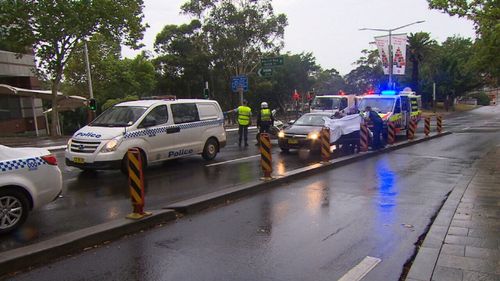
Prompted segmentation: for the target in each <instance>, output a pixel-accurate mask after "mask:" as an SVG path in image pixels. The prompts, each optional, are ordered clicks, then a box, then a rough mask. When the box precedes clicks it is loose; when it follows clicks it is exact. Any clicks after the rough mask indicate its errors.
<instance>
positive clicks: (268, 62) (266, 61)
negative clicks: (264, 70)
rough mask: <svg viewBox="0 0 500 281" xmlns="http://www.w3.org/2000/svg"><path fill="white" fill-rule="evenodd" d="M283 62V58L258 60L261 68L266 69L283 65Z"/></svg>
mask: <svg viewBox="0 0 500 281" xmlns="http://www.w3.org/2000/svg"><path fill="white" fill-rule="evenodd" d="M283 61H284V58H283V57H274V58H262V59H260V64H261V65H262V66H263V67H266V66H277V65H283Z"/></svg>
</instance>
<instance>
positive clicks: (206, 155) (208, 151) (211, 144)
mask: <svg viewBox="0 0 500 281" xmlns="http://www.w3.org/2000/svg"><path fill="white" fill-rule="evenodd" d="M217 152H219V143H218V142H217V141H216V140H215V139H213V138H210V139H208V140H207V142H206V143H205V147H204V148H203V153H202V154H201V156H202V157H203V159H205V160H207V161H208V160H212V159H214V158H215V156H216V155H217Z"/></svg>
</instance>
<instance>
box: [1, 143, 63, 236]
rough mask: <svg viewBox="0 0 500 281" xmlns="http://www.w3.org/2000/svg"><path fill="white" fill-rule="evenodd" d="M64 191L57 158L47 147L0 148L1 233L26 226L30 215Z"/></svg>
mask: <svg viewBox="0 0 500 281" xmlns="http://www.w3.org/2000/svg"><path fill="white" fill-rule="evenodd" d="M61 191H62V175H61V170H59V167H58V166H57V159H56V157H55V156H53V155H51V154H50V152H49V151H48V150H46V149H43V148H34V147H23V148H12V147H7V146H3V145H0V234H4V233H8V232H11V231H13V230H15V229H16V228H18V227H19V226H20V225H22V224H23V223H24V221H25V220H26V218H27V217H28V212H29V211H31V210H33V209H36V208H38V207H40V206H43V205H45V204H47V203H50V202H52V201H53V200H55V199H56V198H57V197H58V196H59V194H61Z"/></svg>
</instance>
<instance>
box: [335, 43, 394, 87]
mask: <svg viewBox="0 0 500 281" xmlns="http://www.w3.org/2000/svg"><path fill="white" fill-rule="evenodd" d="M361 53H362V54H363V56H362V57H360V58H359V59H358V60H357V61H356V62H355V64H356V65H358V67H356V68H355V69H353V70H351V72H349V73H348V74H347V75H345V76H344V79H345V81H346V83H347V91H348V92H349V93H352V94H362V93H365V92H366V91H367V90H368V89H372V88H380V85H382V84H386V83H385V82H384V73H383V70H382V64H381V62H380V58H379V56H378V51H377V50H371V51H370V50H366V49H365V50H362V51H361Z"/></svg>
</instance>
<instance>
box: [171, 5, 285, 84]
mask: <svg viewBox="0 0 500 281" xmlns="http://www.w3.org/2000/svg"><path fill="white" fill-rule="evenodd" d="M271 2H272V1H271V0H240V1H232V0H213V1H207V0H189V1H188V2H187V3H185V4H184V5H182V7H181V9H182V11H183V12H184V13H186V14H189V15H193V16H195V17H196V18H197V19H199V20H200V22H201V23H202V28H203V32H204V34H205V36H206V40H207V44H208V48H209V49H208V51H209V52H210V53H211V54H212V55H213V62H214V64H215V65H216V66H217V65H222V68H223V69H225V70H226V75H227V80H229V78H230V76H232V75H241V74H245V75H246V74H250V73H252V72H254V71H255V69H256V68H257V66H258V63H259V60H260V58H261V56H262V53H264V52H271V53H276V52H277V51H278V50H279V49H281V48H282V47H283V36H284V30H285V26H286V25H287V18H286V16H285V15H284V14H278V15H275V14H274V10H273V7H272V5H271ZM228 82H229V81H228ZM228 84H229V83H228Z"/></svg>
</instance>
